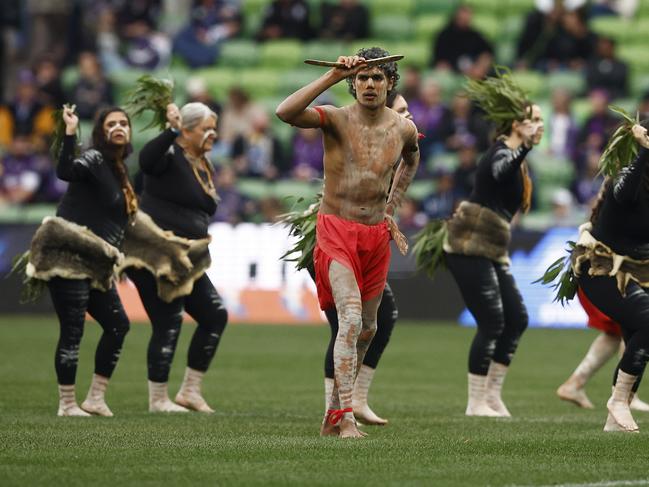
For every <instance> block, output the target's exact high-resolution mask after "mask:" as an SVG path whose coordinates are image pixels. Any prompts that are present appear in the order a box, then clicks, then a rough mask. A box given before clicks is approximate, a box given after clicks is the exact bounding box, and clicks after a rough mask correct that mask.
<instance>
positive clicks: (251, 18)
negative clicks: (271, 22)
mask: <svg viewBox="0 0 649 487" xmlns="http://www.w3.org/2000/svg"><path fill="white" fill-rule="evenodd" d="M244 3H248V2H244ZM261 21H262V13H261V12H254V13H250V14H246V15H245V17H244V19H243V29H242V30H243V35H244V37H246V38H247V39H254V38H255V36H256V35H257V32H259V29H260V28H261Z"/></svg>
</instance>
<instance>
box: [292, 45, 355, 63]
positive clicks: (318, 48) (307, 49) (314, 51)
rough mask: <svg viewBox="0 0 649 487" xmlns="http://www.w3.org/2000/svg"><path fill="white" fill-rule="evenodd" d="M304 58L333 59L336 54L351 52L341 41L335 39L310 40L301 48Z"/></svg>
mask: <svg viewBox="0 0 649 487" xmlns="http://www.w3.org/2000/svg"><path fill="white" fill-rule="evenodd" d="M302 54H303V56H304V59H320V60H322V61H335V60H336V59H338V56H343V55H345V54H351V52H349V48H348V47H347V46H346V45H345V44H343V43H342V42H336V41H311V42H309V43H307V44H305V45H304V46H303V48H302Z"/></svg>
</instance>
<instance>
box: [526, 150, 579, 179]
mask: <svg viewBox="0 0 649 487" xmlns="http://www.w3.org/2000/svg"><path fill="white" fill-rule="evenodd" d="M529 159H530V164H531V165H532V169H533V170H534V174H535V176H536V179H537V181H538V183H539V186H541V185H550V186H552V185H554V186H563V187H566V186H568V185H570V182H571V181H572V179H573V177H574V174H575V166H574V164H573V162H572V161H570V160H569V159H555V158H553V157H550V156H548V155H547V154H535V155H533V156H531V157H530V158H529Z"/></svg>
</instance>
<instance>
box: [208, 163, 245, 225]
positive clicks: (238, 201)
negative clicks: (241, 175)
mask: <svg viewBox="0 0 649 487" xmlns="http://www.w3.org/2000/svg"><path fill="white" fill-rule="evenodd" d="M216 187H217V188H219V190H218V194H219V200H220V201H219V205H218V207H217V208H216V213H214V217H213V221H216V222H227V223H231V224H232V225H236V224H237V223H241V222H243V221H248V220H249V219H250V217H251V215H252V214H254V212H255V204H254V202H252V201H250V200H249V199H248V198H246V197H245V196H244V195H243V194H242V193H241V191H239V189H238V188H237V174H236V173H235V171H234V169H233V168H232V167H230V166H227V165H223V166H221V167H220V169H219V172H218V175H217V178H216Z"/></svg>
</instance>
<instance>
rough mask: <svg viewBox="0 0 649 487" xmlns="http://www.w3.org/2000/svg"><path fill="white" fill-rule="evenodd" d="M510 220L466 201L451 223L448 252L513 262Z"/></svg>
mask: <svg viewBox="0 0 649 487" xmlns="http://www.w3.org/2000/svg"><path fill="white" fill-rule="evenodd" d="M510 238H511V231H510V228H509V223H508V222H507V221H506V220H504V219H503V218H501V217H500V216H498V215H497V214H496V213H495V212H494V211H492V210H490V209H489V208H485V207H484V206H481V205H478V204H476V203H469V202H468V201H463V202H462V203H460V206H458V208H457V210H455V213H454V214H453V218H451V219H450V220H449V222H448V235H447V237H446V240H445V241H444V251H445V252H447V253H449V254H463V255H474V256H478V257H486V258H487V259H490V260H493V261H495V262H499V263H501V264H509V263H510V261H509V254H508V250H507V248H508V247H509V241H510Z"/></svg>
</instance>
